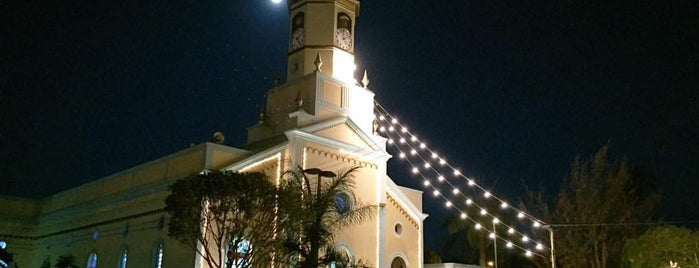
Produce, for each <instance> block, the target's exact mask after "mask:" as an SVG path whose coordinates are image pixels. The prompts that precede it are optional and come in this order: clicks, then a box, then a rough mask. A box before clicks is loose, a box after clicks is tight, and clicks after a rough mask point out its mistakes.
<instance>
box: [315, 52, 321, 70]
mask: <svg viewBox="0 0 699 268" xmlns="http://www.w3.org/2000/svg"><path fill="white" fill-rule="evenodd" d="M313 63H314V64H315V65H316V72H319V71H320V67H321V66H323V60H321V59H320V52H318V54H317V55H316V60H315V61H314V62H313Z"/></svg>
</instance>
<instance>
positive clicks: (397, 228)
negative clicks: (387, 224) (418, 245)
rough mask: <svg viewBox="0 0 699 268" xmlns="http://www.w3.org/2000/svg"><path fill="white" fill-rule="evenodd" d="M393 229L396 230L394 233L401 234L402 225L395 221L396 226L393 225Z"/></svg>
mask: <svg viewBox="0 0 699 268" xmlns="http://www.w3.org/2000/svg"><path fill="white" fill-rule="evenodd" d="M393 231H395V232H396V235H401V234H403V225H401V224H400V222H397V223H396V226H394V227H393Z"/></svg>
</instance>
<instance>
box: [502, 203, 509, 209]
mask: <svg viewBox="0 0 699 268" xmlns="http://www.w3.org/2000/svg"><path fill="white" fill-rule="evenodd" d="M507 206H508V205H507V202H502V204H500V208H507Z"/></svg>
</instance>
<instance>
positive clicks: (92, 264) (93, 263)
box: [86, 251, 97, 268]
mask: <svg viewBox="0 0 699 268" xmlns="http://www.w3.org/2000/svg"><path fill="white" fill-rule="evenodd" d="M86 267H87V268H97V253H96V252H94V251H93V252H92V253H90V256H88V257H87V265H86Z"/></svg>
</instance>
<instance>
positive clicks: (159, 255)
mask: <svg viewBox="0 0 699 268" xmlns="http://www.w3.org/2000/svg"><path fill="white" fill-rule="evenodd" d="M164 252H165V250H164V249H163V243H158V247H157V248H155V254H154V258H153V267H154V268H162V267H163V253H164Z"/></svg>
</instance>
